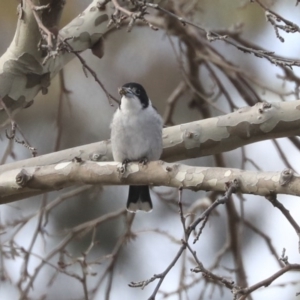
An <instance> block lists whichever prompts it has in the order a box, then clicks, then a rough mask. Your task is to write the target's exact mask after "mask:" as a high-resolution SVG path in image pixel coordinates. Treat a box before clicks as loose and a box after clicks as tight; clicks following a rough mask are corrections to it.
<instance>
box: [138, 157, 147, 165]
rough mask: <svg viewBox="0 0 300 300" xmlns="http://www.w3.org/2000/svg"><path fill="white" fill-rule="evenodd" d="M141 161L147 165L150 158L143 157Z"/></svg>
mask: <svg viewBox="0 0 300 300" xmlns="http://www.w3.org/2000/svg"><path fill="white" fill-rule="evenodd" d="M139 163H140V164H141V165H143V166H146V165H147V163H148V158H147V157H143V158H142V159H140V160H139Z"/></svg>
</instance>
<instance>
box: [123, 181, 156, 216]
mask: <svg viewBox="0 0 300 300" xmlns="http://www.w3.org/2000/svg"><path fill="white" fill-rule="evenodd" d="M152 208H153V206H152V201H151V198H150V193H149V186H148V185H131V186H129V193H128V199H127V210H128V211H129V212H132V213H135V212H136V211H137V210H142V211H146V212H150V211H151V210H152Z"/></svg>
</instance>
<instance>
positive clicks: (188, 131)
mask: <svg viewBox="0 0 300 300" xmlns="http://www.w3.org/2000/svg"><path fill="white" fill-rule="evenodd" d="M299 110H300V101H299V100H298V101H292V102H277V103H272V104H268V103H257V104H256V105H255V106H253V107H244V108H241V109H239V110H237V111H235V112H233V113H230V114H227V115H224V116H220V117H215V118H209V119H205V120H200V121H196V122H191V123H186V124H181V125H177V126H172V127H168V128H165V129H164V131H163V141H164V151H163V155H162V160H164V161H169V162H172V161H178V160H183V159H187V158H193V157H200V156H207V155H213V154H217V153H221V152H225V151H230V150H233V149H236V148H239V147H241V146H244V145H247V144H251V143H255V142H258V141H263V140H268V139H273V138H280V137H288V136H295V135H300V113H299ZM75 156H77V157H80V158H81V159H83V160H94V161H111V160H113V159H112V154H111V147H110V141H102V142H98V143H93V144H89V145H84V146H79V147H75V148H71V149H67V150H63V151H59V152H54V153H50V154H47V155H42V156H38V157H35V158H30V159H26V160H22V161H18V162H14V163H10V164H6V165H2V166H0V174H1V173H3V172H5V171H8V170H13V169H17V168H21V167H34V166H43V165H51V164H56V163H59V162H62V161H69V160H72V159H73V158H74V157H75ZM0 184H1V182H0Z"/></svg>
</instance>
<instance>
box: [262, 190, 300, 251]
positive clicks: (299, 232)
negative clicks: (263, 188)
mask: <svg viewBox="0 0 300 300" xmlns="http://www.w3.org/2000/svg"><path fill="white" fill-rule="evenodd" d="M266 199H267V200H269V201H270V202H271V203H272V204H273V206H274V207H276V208H278V209H279V210H280V211H281V212H282V214H283V215H284V216H285V217H286V219H287V220H288V221H289V223H290V224H291V225H292V227H293V228H294V230H295V231H296V234H297V236H298V251H299V253H300V226H299V225H298V223H297V222H296V221H295V219H294V218H293V217H292V215H291V214H290V212H289V211H288V210H287V209H286V208H285V207H284V205H283V204H282V203H281V202H279V201H278V199H277V197H276V195H275V194H270V195H269V196H268V197H266Z"/></svg>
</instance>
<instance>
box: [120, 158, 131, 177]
mask: <svg viewBox="0 0 300 300" xmlns="http://www.w3.org/2000/svg"><path fill="white" fill-rule="evenodd" d="M129 163H130V160H129V159H124V160H123V161H122V166H121V167H120V168H119V172H120V173H121V174H124V173H125V172H126V169H127V165H128V164H129Z"/></svg>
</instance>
